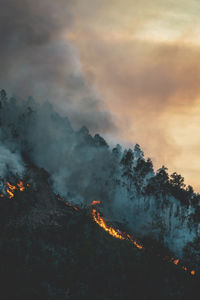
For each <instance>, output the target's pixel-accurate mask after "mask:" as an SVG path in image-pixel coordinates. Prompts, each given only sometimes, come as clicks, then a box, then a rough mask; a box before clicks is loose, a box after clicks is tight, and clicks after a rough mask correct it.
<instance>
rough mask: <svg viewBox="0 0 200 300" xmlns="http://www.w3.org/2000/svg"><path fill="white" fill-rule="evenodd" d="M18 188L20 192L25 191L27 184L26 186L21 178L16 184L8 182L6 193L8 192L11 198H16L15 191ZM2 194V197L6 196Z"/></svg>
mask: <svg viewBox="0 0 200 300" xmlns="http://www.w3.org/2000/svg"><path fill="white" fill-rule="evenodd" d="M27 186H29V185H28V184H27ZM17 190H18V191H20V192H24V190H25V186H24V183H23V181H21V180H20V181H19V182H18V183H17V184H16V185H13V184H11V183H10V182H7V188H6V193H7V195H8V198H9V199H11V198H14V195H15V191H17ZM1 195H2V197H3V196H4V195H3V194H1Z"/></svg>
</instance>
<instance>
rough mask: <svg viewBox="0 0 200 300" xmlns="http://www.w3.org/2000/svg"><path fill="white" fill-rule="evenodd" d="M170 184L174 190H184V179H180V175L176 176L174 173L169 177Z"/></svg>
mask: <svg viewBox="0 0 200 300" xmlns="http://www.w3.org/2000/svg"><path fill="white" fill-rule="evenodd" d="M169 182H170V184H171V185H172V186H173V187H175V188H180V189H181V188H184V187H185V184H184V177H182V176H181V175H180V174H177V173H176V172H174V173H172V174H171V176H170V181H169Z"/></svg>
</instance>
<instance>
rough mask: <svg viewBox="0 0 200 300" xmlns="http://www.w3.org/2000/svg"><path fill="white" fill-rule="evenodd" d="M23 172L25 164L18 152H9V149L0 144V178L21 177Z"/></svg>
mask: <svg viewBox="0 0 200 300" xmlns="http://www.w3.org/2000/svg"><path fill="white" fill-rule="evenodd" d="M24 174H25V166H24V163H23V160H22V158H21V156H20V154H19V153H14V152H11V151H10V149H8V148H6V147H5V146H4V145H2V144H0V178H1V180H4V179H5V178H8V177H10V176H11V175H13V176H16V175H17V176H19V177H22V176H23V175H24Z"/></svg>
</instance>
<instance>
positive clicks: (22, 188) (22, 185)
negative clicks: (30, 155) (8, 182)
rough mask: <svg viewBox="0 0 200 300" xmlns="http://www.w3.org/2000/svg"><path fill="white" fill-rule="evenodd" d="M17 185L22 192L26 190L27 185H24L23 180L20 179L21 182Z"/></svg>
mask: <svg viewBox="0 0 200 300" xmlns="http://www.w3.org/2000/svg"><path fill="white" fill-rule="evenodd" d="M17 186H18V188H19V190H20V192H23V191H24V190H25V187H24V184H23V182H22V181H20V182H19V183H18V184H17Z"/></svg>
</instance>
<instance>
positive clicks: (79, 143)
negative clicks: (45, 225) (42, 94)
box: [0, 91, 117, 205]
mask: <svg viewBox="0 0 200 300" xmlns="http://www.w3.org/2000/svg"><path fill="white" fill-rule="evenodd" d="M0 128H1V135H0V141H1V143H2V144H3V145H4V147H5V148H6V149H9V151H7V152H6V153H7V154H8V156H9V154H10V156H11V158H10V161H12V160H14V159H15V157H14V154H13V153H19V154H21V155H22V157H23V158H24V159H25V161H26V162H27V165H29V164H30V163H31V164H34V165H36V166H37V167H39V168H43V169H45V170H46V171H47V172H48V173H49V174H50V180H51V185H52V188H53V190H54V192H55V193H57V194H59V195H61V196H62V197H64V198H65V199H67V200H68V201H72V202H73V203H78V204H79V205H80V204H84V205H85V204H87V203H90V202H92V201H93V200H94V199H105V200H107V201H108V200H109V198H110V199H111V193H110V192H111V181H112V180H113V176H112V175H113V174H115V173H116V169H117V164H116V163H115V161H114V158H113V156H112V152H111V151H110V150H109V147H108V145H107V143H106V142H105V141H104V139H103V138H102V137H101V136H100V135H99V134H96V135H95V136H94V137H92V135H91V134H90V133H89V130H88V129H87V128H86V127H82V129H81V130H78V131H75V130H74V129H73V128H72V127H71V124H70V122H69V120H68V119H67V117H62V116H60V114H58V113H57V112H56V111H55V110H54V107H53V105H52V104H50V103H49V102H43V103H39V102H36V101H34V99H33V98H29V99H28V100H26V101H23V100H21V101H18V100H16V99H15V98H10V99H9V98H7V97H6V94H5V92H4V91H2V92H1V96H0ZM4 157H5V156H4ZM7 161H8V159H5V164H6V163H7ZM0 162H1V147H0ZM20 162H21V167H22V169H23V165H24V163H23V162H22V160H21V161H20V160H19V158H18V157H16V166H14V165H13V169H17V166H18V165H19V164H20ZM28 169H29V168H28ZM14 173H17V172H14ZM5 175H6V174H5ZM109 182H110V184H109Z"/></svg>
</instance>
